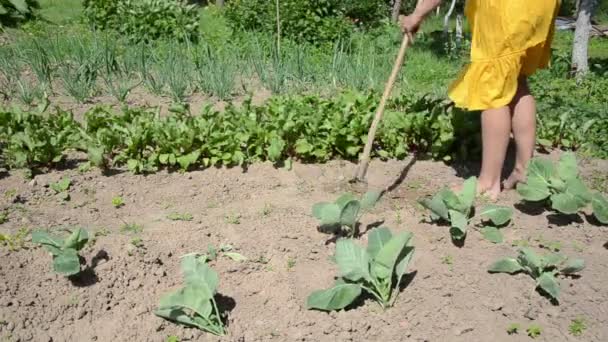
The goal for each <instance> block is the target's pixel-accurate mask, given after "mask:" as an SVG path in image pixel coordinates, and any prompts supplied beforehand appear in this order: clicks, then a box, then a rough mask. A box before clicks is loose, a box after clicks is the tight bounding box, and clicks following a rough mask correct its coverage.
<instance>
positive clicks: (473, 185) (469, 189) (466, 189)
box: [458, 177, 477, 214]
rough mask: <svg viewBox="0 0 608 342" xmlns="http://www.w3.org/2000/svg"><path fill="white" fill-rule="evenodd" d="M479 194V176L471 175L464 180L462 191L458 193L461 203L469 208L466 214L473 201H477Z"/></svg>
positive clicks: (468, 209)
mask: <svg viewBox="0 0 608 342" xmlns="http://www.w3.org/2000/svg"><path fill="white" fill-rule="evenodd" d="M476 195H477V177H470V178H468V179H467V180H465V181H464V183H463V185H462V191H461V192H460V194H459V195H458V198H459V200H460V203H461V204H462V206H463V207H464V208H467V210H466V214H468V213H469V211H470V210H471V207H472V206H473V203H475V196H476Z"/></svg>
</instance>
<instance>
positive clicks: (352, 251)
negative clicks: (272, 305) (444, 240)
mask: <svg viewBox="0 0 608 342" xmlns="http://www.w3.org/2000/svg"><path fill="white" fill-rule="evenodd" d="M412 235H413V234H412V233H410V232H402V233H400V234H397V235H393V234H392V233H391V231H390V230H389V229H388V228H386V227H380V228H376V229H374V230H372V231H371V232H370V234H369V241H368V245H367V249H364V248H363V247H360V246H359V245H357V244H356V243H355V241H354V240H353V239H345V238H342V239H339V240H338V241H337V243H336V254H335V261H336V263H337V264H338V268H339V270H340V277H339V278H338V280H337V281H336V284H335V285H334V287H332V288H330V289H327V290H318V291H314V292H313V293H311V294H310V295H309V296H308V299H307V301H306V307H307V308H308V309H317V310H323V311H332V310H340V309H343V308H345V307H347V306H348V305H350V304H351V303H353V302H354V301H355V299H357V298H358V297H359V296H360V295H361V293H362V292H363V291H365V292H367V293H369V294H370V295H372V296H373V297H374V298H375V299H376V300H377V301H378V302H379V303H380V305H382V307H383V308H386V307H389V306H392V305H393V304H394V303H395V301H396V299H397V296H398V294H399V284H400V283H401V278H402V277H403V275H404V274H405V272H406V269H407V266H408V264H409V263H410V260H411V259H412V255H413V254H414V247H413V245H412V244H411V238H412Z"/></svg>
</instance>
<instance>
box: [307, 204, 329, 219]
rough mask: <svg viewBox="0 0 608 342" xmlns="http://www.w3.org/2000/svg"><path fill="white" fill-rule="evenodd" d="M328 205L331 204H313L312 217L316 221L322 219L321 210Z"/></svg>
mask: <svg viewBox="0 0 608 342" xmlns="http://www.w3.org/2000/svg"><path fill="white" fill-rule="evenodd" d="M329 204H332V203H327V202H319V203H315V204H314V205H313V206H312V216H314V217H315V218H316V219H318V220H321V219H323V208H324V207H325V206H326V205H329Z"/></svg>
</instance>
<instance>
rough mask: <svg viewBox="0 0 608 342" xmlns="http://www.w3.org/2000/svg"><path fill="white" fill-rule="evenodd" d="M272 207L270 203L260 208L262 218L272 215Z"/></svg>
mask: <svg viewBox="0 0 608 342" xmlns="http://www.w3.org/2000/svg"><path fill="white" fill-rule="evenodd" d="M273 209H274V208H273V206H272V205H271V204H270V203H266V204H264V208H262V216H264V217H268V216H270V214H271V213H272V210H273Z"/></svg>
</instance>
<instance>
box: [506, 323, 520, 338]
mask: <svg viewBox="0 0 608 342" xmlns="http://www.w3.org/2000/svg"><path fill="white" fill-rule="evenodd" d="M519 329H521V326H520V325H519V323H511V324H509V326H508V327H507V334H509V335H513V334H517V333H519Z"/></svg>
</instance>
